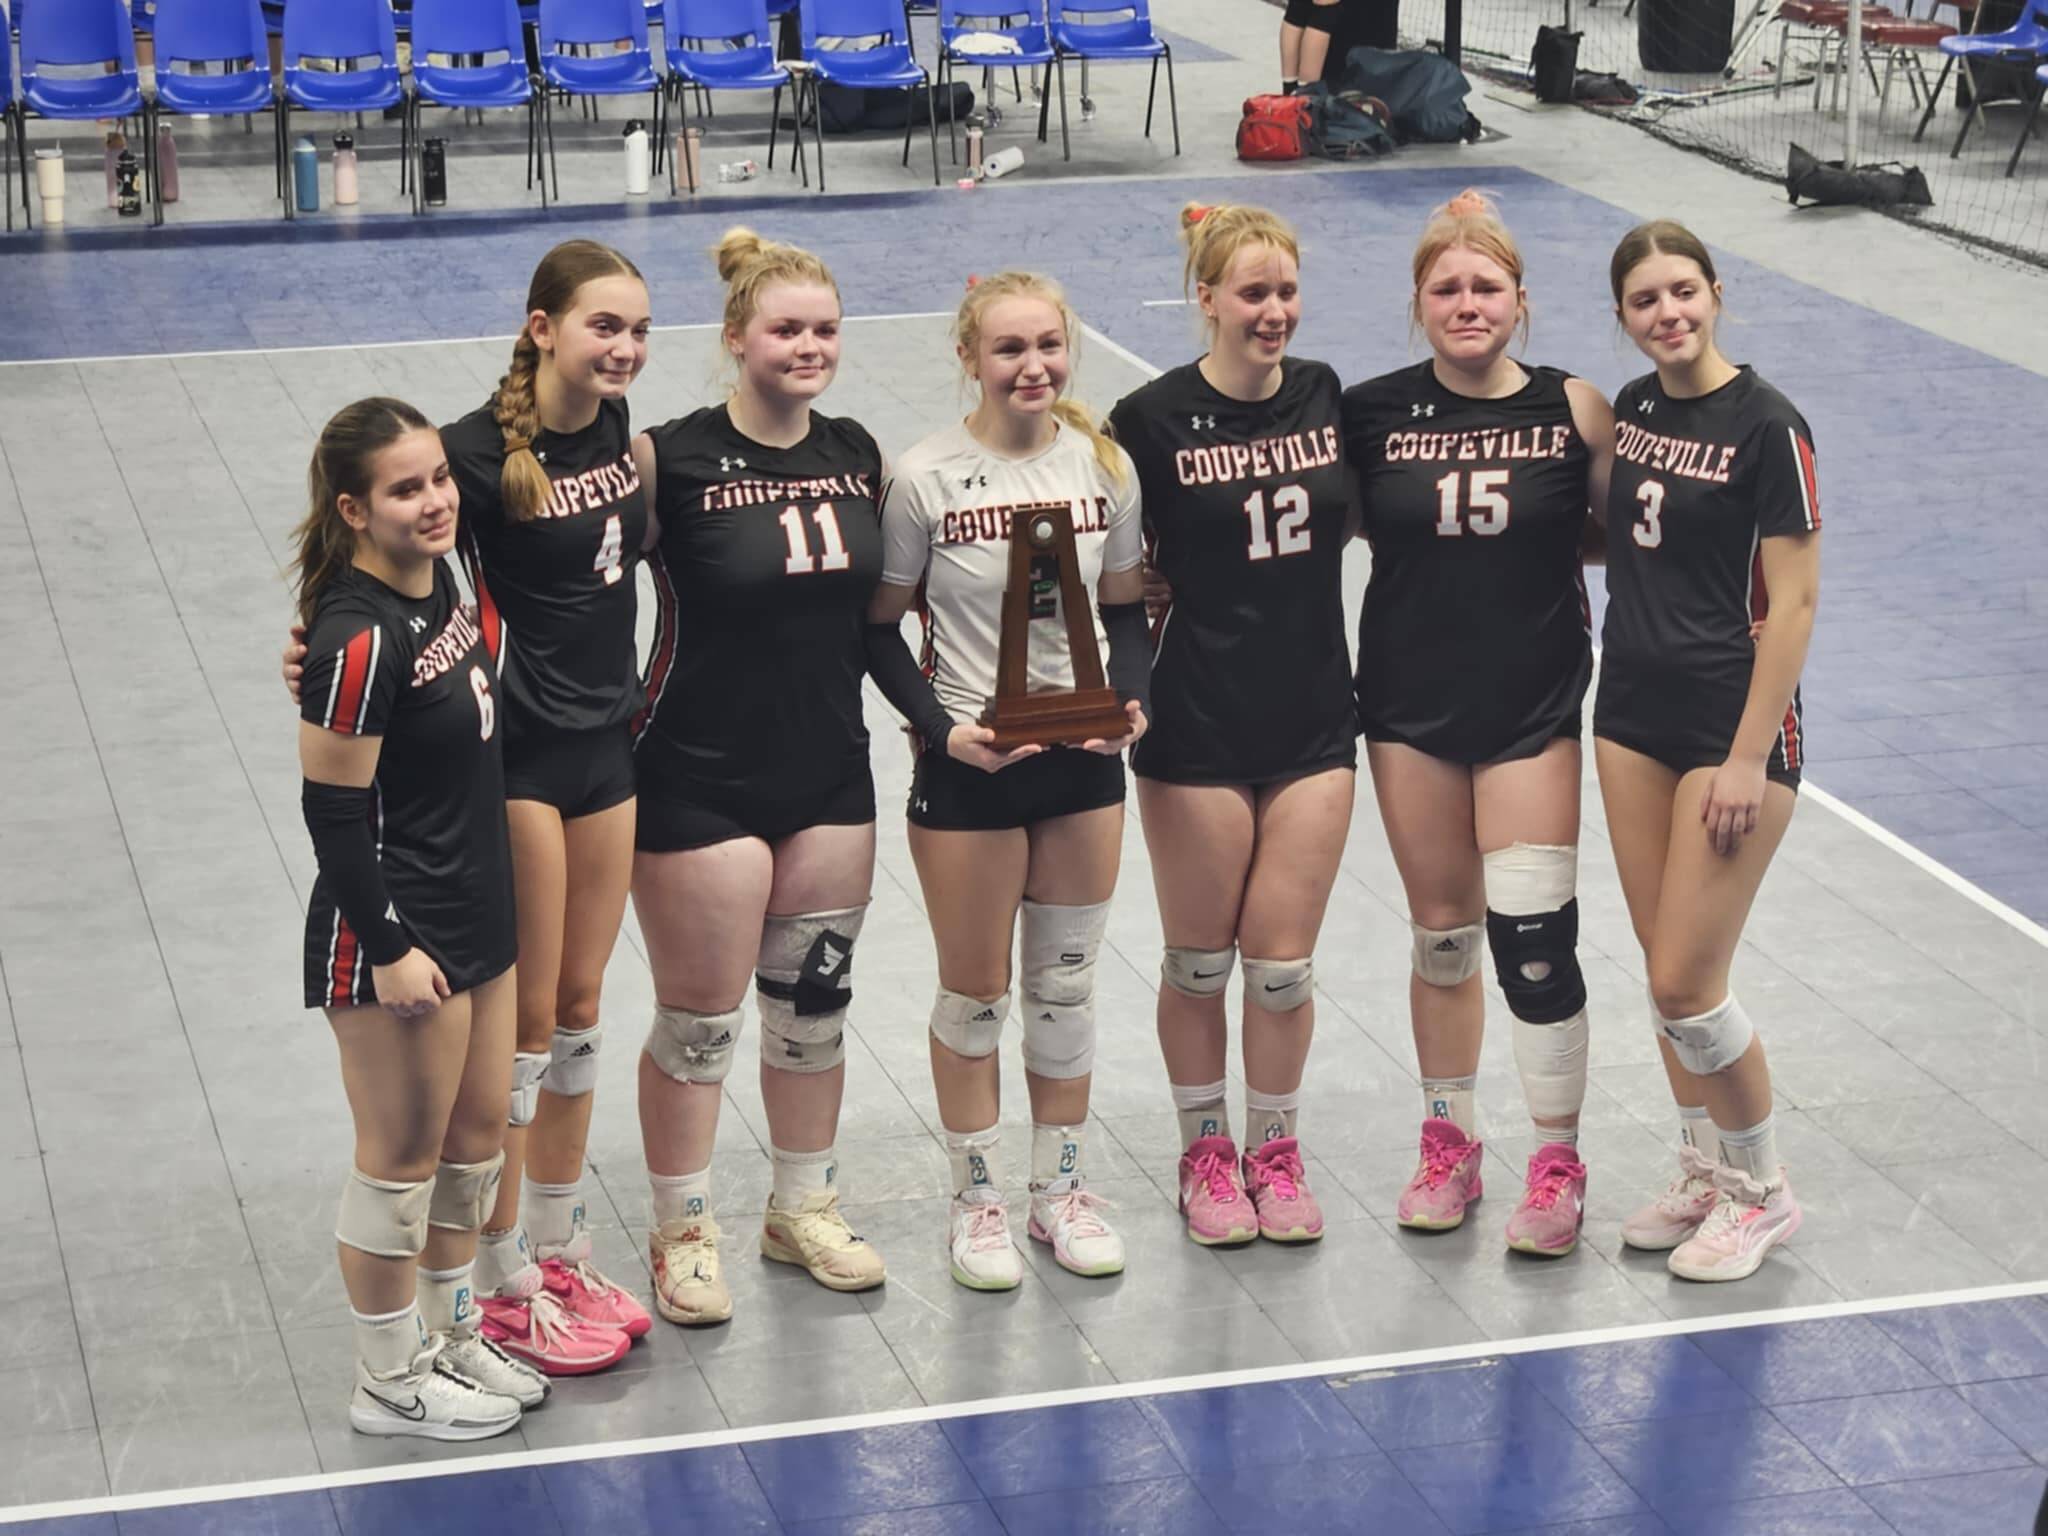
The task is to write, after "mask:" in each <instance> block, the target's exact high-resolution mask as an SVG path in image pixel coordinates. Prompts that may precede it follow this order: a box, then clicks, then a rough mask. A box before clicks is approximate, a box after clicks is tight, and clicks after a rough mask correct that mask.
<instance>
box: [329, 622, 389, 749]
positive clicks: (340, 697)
mask: <svg viewBox="0 0 2048 1536" xmlns="http://www.w3.org/2000/svg"><path fill="white" fill-rule="evenodd" d="M377 638H378V632H377V630H375V629H374V628H372V629H366V630H364V631H363V632H362V633H361V634H359V635H357V636H356V637H355V638H354V639H353V640H351V641H349V643H348V644H347V645H345V646H343V647H342V650H341V676H340V678H339V679H338V680H337V681H336V683H335V692H334V713H333V716H332V717H331V718H330V719H329V720H328V722H327V723H328V726H329V727H330V728H331V729H333V730H337V731H339V732H341V733H342V735H344V736H360V735H362V734H363V701H364V700H365V699H367V698H368V697H369V694H370V673H371V671H372V670H373V669H374V668H375V667H376V665H377V651H378V645H377Z"/></svg>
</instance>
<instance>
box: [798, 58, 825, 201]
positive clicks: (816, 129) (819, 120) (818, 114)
mask: <svg viewBox="0 0 2048 1536" xmlns="http://www.w3.org/2000/svg"><path fill="white" fill-rule="evenodd" d="M798 122H799V123H801V122H802V119H801V118H799V119H798ZM811 147H812V148H813V149H815V150H816V151H817V152H818V191H819V193H820V194H822V193H823V192H824V190H825V107H824V104H823V103H822V102H820V101H819V99H818V77H817V76H816V75H812V76H811Z"/></svg>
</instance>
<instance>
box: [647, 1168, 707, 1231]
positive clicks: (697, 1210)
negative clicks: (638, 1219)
mask: <svg viewBox="0 0 2048 1536" xmlns="http://www.w3.org/2000/svg"><path fill="white" fill-rule="evenodd" d="M647 1182H648V1184H649V1185H650V1186H652V1188H653V1190H654V1224H655V1226H657V1227H665V1226H667V1225H668V1224H669V1223H670V1222H672V1221H674V1222H687V1221H695V1220H696V1219H697V1218H698V1217H699V1216H702V1215H704V1214H705V1213H707V1212H708V1211H709V1210H710V1209H711V1168H710V1165H709V1164H706V1165H705V1166H704V1167H702V1168H699V1169H698V1170H697V1171H696V1172H695V1173H650V1174H649V1175H648V1176H647Z"/></svg>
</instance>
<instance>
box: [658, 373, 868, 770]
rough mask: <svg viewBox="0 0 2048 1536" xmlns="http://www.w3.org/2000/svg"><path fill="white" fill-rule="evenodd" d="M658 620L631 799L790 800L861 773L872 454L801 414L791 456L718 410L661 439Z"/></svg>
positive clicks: (840, 420)
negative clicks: (707, 792) (700, 791)
mask: <svg viewBox="0 0 2048 1536" xmlns="http://www.w3.org/2000/svg"><path fill="white" fill-rule="evenodd" d="M651 436H652V438H653V440H654V452H655V462H656V465H657V470H656V496H657V502H656V505H657V507H658V509H659V515H660V518H661V541H660V543H659V545H658V546H657V547H656V549H655V551H654V553H653V555H652V556H651V557H650V559H649V562H648V563H649V566H650V569H651V571H652V573H653V576H654V590H655V594H656V598H657V601H658V604H659V607H660V615H659V619H658V621H657V624H656V630H655V639H654V650H653V654H652V655H651V656H650V657H649V660H648V668H647V678H646V685H647V709H646V712H645V714H644V716H643V717H642V719H641V721H640V722H639V724H638V727H637V732H638V740H637V743H636V746H635V760H636V762H637V764H638V772H639V776H640V785H641V793H642V794H643V795H649V794H658V793H663V792H668V793H677V794H682V795H685V796H686V795H687V794H688V789H689V786H690V785H692V784H695V785H701V786H703V787H705V788H707V789H717V790H723V791H727V792H732V791H740V792H744V793H745V794H747V795H749V796H753V797H757V798H759V799H761V800H766V801H785V800H791V799H796V798H798V797H801V796H804V795H809V794H812V793H816V792H819V791H821V790H824V789H827V788H830V787H831V786H832V785H835V784H837V783H839V782H840V781H841V780H842V779H844V778H845V776H846V774H847V773H848V772H849V771H850V769H852V768H853V767H855V766H857V765H859V764H861V763H863V762H865V760H866V757H867V750H868V733H867V727H866V725H865V724H864V723H863V722H862V719H861V678H862V676H863V675H864V674H865V672H866V658H865V654H864V652H863V650H862V645H861V629H862V625H863V624H864V623H865V622H866V617H867V606H868V599H869V597H870V596H872V595H873V592H874V589H875V584H876V583H877V582H878V581H880V580H881V575H882V521H881V495H882V451H881V449H880V448H878V447H876V446H875V440H874V439H873V438H872V437H870V436H869V435H868V432H867V429H866V428H864V427H862V426H861V425H859V423H857V422H854V421H850V420H847V419H846V418H844V417H832V416H823V415H819V414H818V413H816V412H813V413H812V414H811V430H810V432H809V434H808V435H807V436H806V437H805V438H804V440H803V441H802V442H800V443H798V444H796V445H795V446H794V447H791V448H771V447H767V446H764V445H763V444H760V443H757V442H755V441H754V440H753V439H752V438H750V437H746V436H744V435H743V434H742V433H741V432H740V431H739V429H738V428H737V427H735V426H734V425H733V424H732V417H731V416H730V415H729V414H728V413H727V410H726V408H725V407H724V406H723V405H716V406H710V407H707V408H706V409H703V410H698V411H693V412H691V413H690V414H689V415H687V416H684V417H681V418H680V419H678V420H675V421H671V422H668V423H667V424H665V425H663V426H659V427H656V428H655V429H654V431H653V433H652V434H651Z"/></svg>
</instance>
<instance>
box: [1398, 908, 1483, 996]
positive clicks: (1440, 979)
mask: <svg viewBox="0 0 2048 1536" xmlns="http://www.w3.org/2000/svg"><path fill="white" fill-rule="evenodd" d="M1408 927H1409V929H1410V930H1411V931H1412V932H1413V933H1414V935H1415V974H1416V975H1418V976H1420V977H1421V978H1422V979H1423V980H1424V981H1426V982H1428V983H1429V984H1430V985H1431V986H1432V987H1455V986H1457V985H1458V983H1460V982H1461V981H1467V980H1470V979H1471V978H1472V977H1474V976H1477V975H1478V974H1479V946H1480V944H1481V943H1482V942H1484V940H1485V938H1486V925H1485V924H1484V923H1467V924H1465V925H1464V926H1463V927H1462V928H1425V927H1423V926H1422V924H1420V923H1410V924H1409V925H1408Z"/></svg>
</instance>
